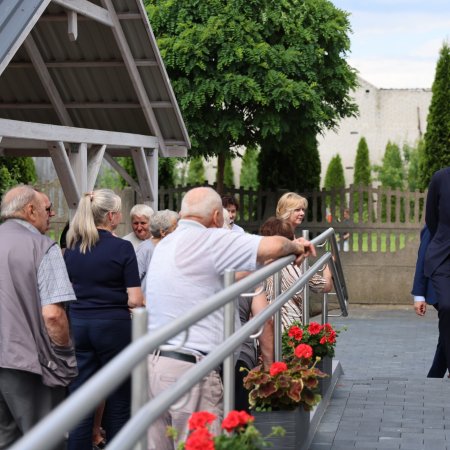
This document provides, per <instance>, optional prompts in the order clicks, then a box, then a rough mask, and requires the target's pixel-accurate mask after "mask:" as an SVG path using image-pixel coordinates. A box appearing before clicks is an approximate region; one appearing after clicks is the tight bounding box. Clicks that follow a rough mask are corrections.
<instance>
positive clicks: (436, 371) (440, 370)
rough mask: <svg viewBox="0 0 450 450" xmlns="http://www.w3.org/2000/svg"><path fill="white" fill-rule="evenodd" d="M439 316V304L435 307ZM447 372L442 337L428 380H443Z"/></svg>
mask: <svg viewBox="0 0 450 450" xmlns="http://www.w3.org/2000/svg"><path fill="white" fill-rule="evenodd" d="M433 306H434V308H435V309H436V311H437V312H438V315H439V304H438V303H436V304H435V305H433ZM446 372H447V360H446V358H445V354H444V349H443V346H442V343H441V337H440V336H439V340H438V343H437V346H436V352H435V354H434V358H433V363H432V364H431V367H430V370H429V372H428V375H427V377H428V378H443V377H444V375H445V373H446Z"/></svg>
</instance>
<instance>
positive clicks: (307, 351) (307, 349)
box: [294, 344, 313, 358]
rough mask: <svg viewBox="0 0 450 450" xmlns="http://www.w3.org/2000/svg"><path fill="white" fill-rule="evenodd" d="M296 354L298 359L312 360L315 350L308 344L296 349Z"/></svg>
mask: <svg viewBox="0 0 450 450" xmlns="http://www.w3.org/2000/svg"><path fill="white" fill-rule="evenodd" d="M294 353H295V356H296V357H297V358H311V356H312V355H313V349H312V347H311V346H310V345H308V344H300V345H298V346H297V347H296V348H295V351H294Z"/></svg>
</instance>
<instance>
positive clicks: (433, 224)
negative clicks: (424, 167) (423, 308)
mask: <svg viewBox="0 0 450 450" xmlns="http://www.w3.org/2000/svg"><path fill="white" fill-rule="evenodd" d="M425 221H426V224H427V226H428V229H429V230H430V234H431V241H430V243H429V245H428V249H427V252H426V256H425V275H426V276H427V277H431V276H432V275H433V272H434V271H435V270H436V269H437V268H438V267H439V266H440V265H441V264H442V263H443V262H444V261H445V260H446V259H447V258H448V256H449V255H450V167H446V168H444V169H441V170H438V171H437V172H435V173H434V175H433V176H432V178H431V181H430V185H429V187H428V195H427V206H426V215H425Z"/></svg>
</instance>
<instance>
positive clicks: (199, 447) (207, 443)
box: [185, 428, 214, 450]
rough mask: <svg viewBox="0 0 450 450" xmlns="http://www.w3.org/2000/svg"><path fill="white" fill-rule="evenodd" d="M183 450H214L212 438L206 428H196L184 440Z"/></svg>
mask: <svg viewBox="0 0 450 450" xmlns="http://www.w3.org/2000/svg"><path fill="white" fill-rule="evenodd" d="M185 450H214V437H213V435H212V434H211V433H210V432H209V430H208V429H207V428H198V429H197V430H194V431H192V432H191V433H190V434H189V436H188V438H187V439H186V445H185Z"/></svg>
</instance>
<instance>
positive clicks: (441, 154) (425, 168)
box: [420, 42, 450, 189]
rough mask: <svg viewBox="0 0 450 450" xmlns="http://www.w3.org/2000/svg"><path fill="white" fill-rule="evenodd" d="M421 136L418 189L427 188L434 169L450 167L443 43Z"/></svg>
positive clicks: (449, 87) (448, 83)
mask: <svg viewBox="0 0 450 450" xmlns="http://www.w3.org/2000/svg"><path fill="white" fill-rule="evenodd" d="M432 92H433V97H432V98H431V105H430V110H429V113H428V118H427V130H426V133H425V148H424V158H423V161H422V163H421V164H420V172H421V186H422V188H423V189H426V188H427V187H428V184H429V182H430V179H431V176H432V175H433V173H434V172H436V170H439V169H441V168H442V167H446V166H450V151H449V150H450V148H449V145H450V47H449V45H448V42H446V43H444V45H443V46H442V49H441V51H440V55H439V60H438V63H437V66H436V75H435V78H434V82H433V87H432Z"/></svg>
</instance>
